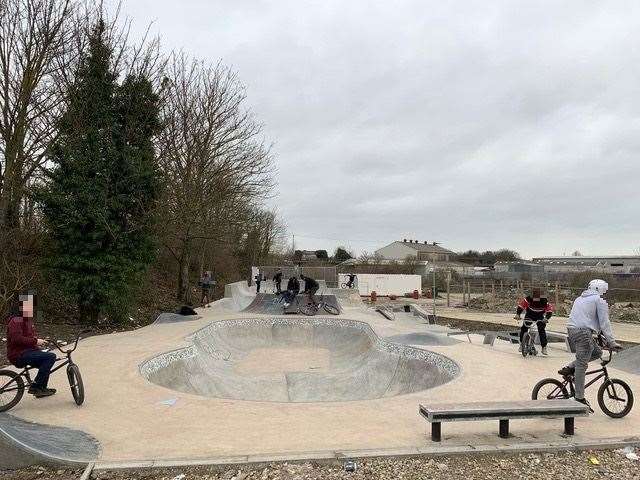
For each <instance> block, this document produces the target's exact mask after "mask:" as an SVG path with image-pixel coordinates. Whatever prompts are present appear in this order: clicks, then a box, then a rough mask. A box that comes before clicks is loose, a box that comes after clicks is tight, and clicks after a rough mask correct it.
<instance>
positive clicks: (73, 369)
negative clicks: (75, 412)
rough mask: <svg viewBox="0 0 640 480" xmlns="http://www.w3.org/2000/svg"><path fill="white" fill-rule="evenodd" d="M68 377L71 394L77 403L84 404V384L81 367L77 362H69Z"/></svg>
mask: <svg viewBox="0 0 640 480" xmlns="http://www.w3.org/2000/svg"><path fill="white" fill-rule="evenodd" d="M67 378H68V379H69V387H71V395H73V399H74V400H75V401H76V405H82V403H83V402H84V384H83V383H82V375H80V369H79V368H78V366H77V365H76V364H75V363H71V364H69V366H68V367H67Z"/></svg>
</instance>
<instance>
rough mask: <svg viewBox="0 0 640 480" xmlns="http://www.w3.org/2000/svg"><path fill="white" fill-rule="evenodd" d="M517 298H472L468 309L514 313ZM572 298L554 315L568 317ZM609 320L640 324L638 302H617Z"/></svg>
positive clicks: (562, 301) (505, 295) (563, 301)
mask: <svg viewBox="0 0 640 480" xmlns="http://www.w3.org/2000/svg"><path fill="white" fill-rule="evenodd" d="M552 301H553V300H552ZM516 303H517V298H516V297H514V296H512V295H509V294H499V293H496V295H492V294H490V293H488V294H485V295H483V296H479V297H475V298H472V299H471V300H470V301H469V308H470V309H472V310H482V311H486V312H493V313H512V312H514V313H515V307H516ZM572 304H573V298H572V297H563V298H561V300H560V304H559V305H556V306H555V307H556V314H557V315H561V316H567V315H569V312H570V311H571V305H572ZM609 314H610V317H611V320H613V321H616V322H624V323H638V324H640V302H618V303H615V304H613V305H611V306H610V307H609Z"/></svg>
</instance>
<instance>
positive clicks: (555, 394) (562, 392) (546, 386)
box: [531, 378, 569, 400]
mask: <svg viewBox="0 0 640 480" xmlns="http://www.w3.org/2000/svg"><path fill="white" fill-rule="evenodd" d="M562 398H569V392H568V391H567V387H565V386H564V384H563V383H562V382H561V381H559V380H556V379H555V378H545V379H543V380H540V381H539V382H538V383H536V385H535V387H533V391H532V392H531V400H538V399H540V400H558V399H562Z"/></svg>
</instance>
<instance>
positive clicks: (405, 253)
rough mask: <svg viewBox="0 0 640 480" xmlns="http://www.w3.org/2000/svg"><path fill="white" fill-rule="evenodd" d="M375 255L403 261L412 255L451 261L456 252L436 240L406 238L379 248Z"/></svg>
mask: <svg viewBox="0 0 640 480" xmlns="http://www.w3.org/2000/svg"><path fill="white" fill-rule="evenodd" d="M375 255H376V256H377V257H380V258H383V259H385V260H396V261H401V260H405V259H406V258H407V257H412V258H415V259H416V260H418V261H427V262H450V261H453V260H454V258H455V255H456V254H455V253H454V252H452V251H451V250H447V249H446V248H444V247H441V246H440V245H438V244H437V243H436V242H431V243H429V242H426V241H425V242H419V241H418V240H407V239H404V240H402V241H397V242H393V243H390V244H389V245H387V246H386V247H382V248H379V249H378V250H376V251H375Z"/></svg>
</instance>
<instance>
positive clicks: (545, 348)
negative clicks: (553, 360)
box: [542, 347, 549, 355]
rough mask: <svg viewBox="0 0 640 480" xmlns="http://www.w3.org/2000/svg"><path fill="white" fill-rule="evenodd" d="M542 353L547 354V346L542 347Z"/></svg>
mask: <svg viewBox="0 0 640 480" xmlns="http://www.w3.org/2000/svg"><path fill="white" fill-rule="evenodd" d="M542 354H543V355H549V352H547V347H542Z"/></svg>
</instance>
